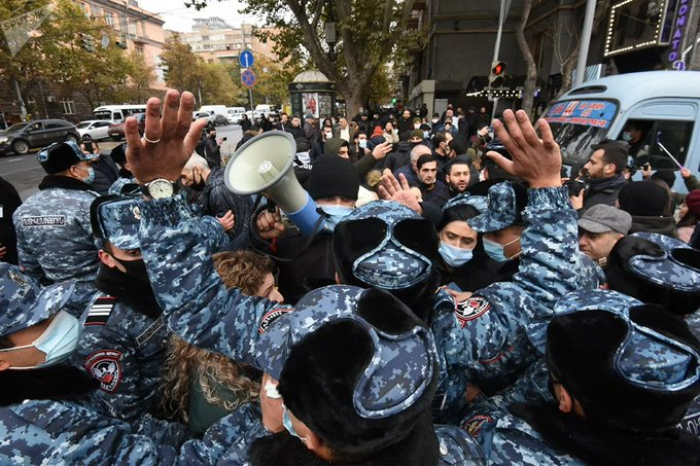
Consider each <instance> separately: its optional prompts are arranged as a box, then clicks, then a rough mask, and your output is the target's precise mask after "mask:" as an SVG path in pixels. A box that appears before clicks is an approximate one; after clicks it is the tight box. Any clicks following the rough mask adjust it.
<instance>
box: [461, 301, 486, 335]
mask: <svg viewBox="0 0 700 466" xmlns="http://www.w3.org/2000/svg"><path fill="white" fill-rule="evenodd" d="M489 309H491V303H489V301H488V299H486V298H483V297H481V296H476V297H473V298H469V299H466V300H464V301H462V302H461V303H458V304H457V307H455V317H457V320H458V321H459V323H460V324H461V325H462V328H464V326H465V325H466V324H467V322H469V321H470V320H474V319H478V318H479V317H481V316H483V315H484V314H486V313H487V312H489Z"/></svg>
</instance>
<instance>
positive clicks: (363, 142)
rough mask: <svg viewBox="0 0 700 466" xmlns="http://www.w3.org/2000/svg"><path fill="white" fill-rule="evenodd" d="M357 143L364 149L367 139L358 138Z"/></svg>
mask: <svg viewBox="0 0 700 466" xmlns="http://www.w3.org/2000/svg"><path fill="white" fill-rule="evenodd" d="M359 144H360V147H361V148H363V149H365V148H366V147H367V139H360V141H359Z"/></svg>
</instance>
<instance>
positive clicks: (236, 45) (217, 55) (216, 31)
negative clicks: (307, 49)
mask: <svg viewBox="0 0 700 466" xmlns="http://www.w3.org/2000/svg"><path fill="white" fill-rule="evenodd" d="M194 21H195V24H194V26H193V27H192V32H185V33H180V38H181V39H182V41H183V42H185V43H186V44H189V45H190V47H192V51H193V52H194V53H196V54H197V55H199V56H201V57H202V59H204V60H206V61H207V62H209V63H215V62H220V63H226V62H235V63H238V55H239V54H240V52H241V51H243V50H245V49H246V48H247V49H249V50H251V51H252V52H253V54H254V55H256V56H261V55H262V56H265V57H267V58H269V59H270V60H273V61H274V60H276V59H277V56H276V55H275V54H274V52H273V51H272V50H273V48H274V46H275V43H274V41H267V42H263V41H261V40H260V39H258V38H257V37H256V36H255V34H254V32H255V31H265V32H274V30H273V29H269V28H257V27H255V26H253V25H252V24H246V23H243V24H242V25H241V27H240V28H235V27H233V26H230V25H229V24H227V23H226V22H225V21H224V20H223V19H221V18H217V17H211V18H195V20H194Z"/></svg>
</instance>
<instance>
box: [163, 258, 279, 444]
mask: <svg viewBox="0 0 700 466" xmlns="http://www.w3.org/2000/svg"><path fill="white" fill-rule="evenodd" d="M213 259H214V265H215V266H216V270H217V272H218V273H219V275H220V276H221V279H222V280H223V282H224V284H226V286H227V287H229V288H232V287H238V288H240V289H241V291H242V292H243V294H246V295H249V296H261V297H265V298H267V299H270V300H272V301H277V302H280V303H281V302H282V301H283V298H282V295H281V294H280V293H279V291H277V288H276V286H275V277H274V273H275V272H276V269H275V264H274V262H273V261H272V260H271V259H270V258H269V257H267V256H263V255H260V254H257V253H255V252H252V251H233V252H222V253H219V254H215V255H214V257H213ZM261 376H262V374H261V373H260V372H259V371H257V370H255V369H254V368H252V367H249V366H245V365H243V364H239V363H237V362H235V361H233V360H231V359H229V358H227V357H225V356H222V355H220V354H216V353H210V352H209V351H205V350H203V349H200V348H198V347H196V346H193V345H190V344H188V343H186V342H185V341H184V340H182V339H180V338H179V337H177V336H172V337H171V341H170V355H169V356H168V359H167V360H166V363H165V373H164V375H163V382H162V385H161V391H162V399H161V403H162V407H163V410H164V411H165V414H166V415H167V416H168V417H169V418H170V419H172V420H177V421H179V422H181V423H183V424H186V425H189V427H190V429H192V430H193V431H194V432H204V431H205V430H206V429H207V428H208V427H209V426H211V425H212V424H214V423H215V422H216V421H218V420H219V419H221V418H222V417H224V416H225V415H227V414H229V413H230V412H232V411H235V410H236V409H238V408H239V407H241V406H243V405H244V404H245V403H250V402H252V401H255V400H256V399H257V398H258V396H259V394H260V378H261Z"/></svg>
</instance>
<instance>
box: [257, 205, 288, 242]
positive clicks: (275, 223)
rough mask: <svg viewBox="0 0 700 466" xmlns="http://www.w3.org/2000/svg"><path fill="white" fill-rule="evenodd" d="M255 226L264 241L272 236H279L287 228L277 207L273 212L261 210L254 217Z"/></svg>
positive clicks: (270, 239) (269, 239)
mask: <svg viewBox="0 0 700 466" xmlns="http://www.w3.org/2000/svg"><path fill="white" fill-rule="evenodd" d="M255 228H256V229H257V230H258V233H259V234H260V237H261V238H262V239H264V240H265V241H272V240H273V239H274V238H279V237H280V236H282V235H283V234H284V232H285V231H286V230H287V227H286V226H285V225H284V223H282V216H281V215H280V211H279V209H275V212H274V213H272V212H268V211H267V210H263V211H262V212H260V215H258V218H256V219H255Z"/></svg>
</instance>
